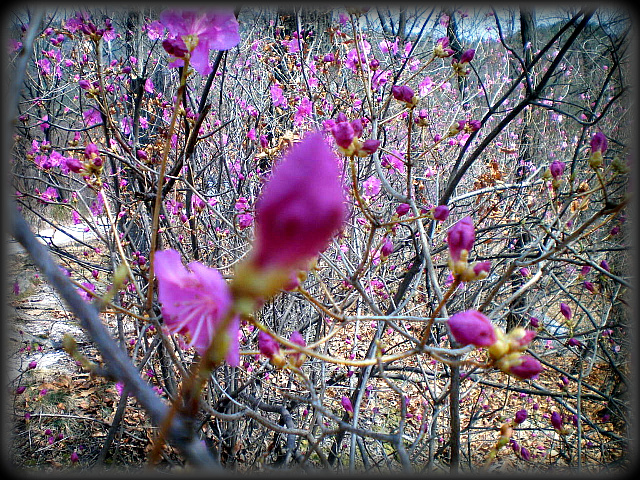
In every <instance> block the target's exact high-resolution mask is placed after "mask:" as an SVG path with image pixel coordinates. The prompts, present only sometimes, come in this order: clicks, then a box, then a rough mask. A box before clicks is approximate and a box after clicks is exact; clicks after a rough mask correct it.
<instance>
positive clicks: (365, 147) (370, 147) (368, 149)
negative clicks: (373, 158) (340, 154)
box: [356, 138, 380, 157]
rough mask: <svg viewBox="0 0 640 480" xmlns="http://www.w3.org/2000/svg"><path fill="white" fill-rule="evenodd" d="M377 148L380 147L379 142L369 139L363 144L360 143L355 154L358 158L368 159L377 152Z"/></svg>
mask: <svg viewBox="0 0 640 480" xmlns="http://www.w3.org/2000/svg"><path fill="white" fill-rule="evenodd" d="M379 146H380V140H374V139H372V138H369V139H367V140H365V141H364V142H362V146H361V147H360V149H359V150H358V152H356V154H357V155H358V156H359V157H363V156H364V157H368V156H369V155H373V154H374V153H375V151H376V150H378V147H379Z"/></svg>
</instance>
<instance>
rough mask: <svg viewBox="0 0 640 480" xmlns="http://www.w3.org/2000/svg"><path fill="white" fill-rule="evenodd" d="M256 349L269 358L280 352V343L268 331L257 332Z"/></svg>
mask: <svg viewBox="0 0 640 480" xmlns="http://www.w3.org/2000/svg"><path fill="white" fill-rule="evenodd" d="M258 349H259V350H260V353H261V354H263V355H264V356H265V357H267V358H269V359H271V358H273V357H274V356H276V355H279V354H280V344H279V343H278V342H277V341H276V340H275V339H274V338H273V337H272V336H271V335H269V334H268V333H266V332H263V331H260V332H259V333H258Z"/></svg>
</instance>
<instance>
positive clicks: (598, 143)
mask: <svg viewBox="0 0 640 480" xmlns="http://www.w3.org/2000/svg"><path fill="white" fill-rule="evenodd" d="M607 146H608V143H607V137H606V136H605V135H604V133H602V132H598V133H596V134H595V135H594V136H593V137H592V138H591V152H592V153H593V152H600V153H604V152H606V150H607Z"/></svg>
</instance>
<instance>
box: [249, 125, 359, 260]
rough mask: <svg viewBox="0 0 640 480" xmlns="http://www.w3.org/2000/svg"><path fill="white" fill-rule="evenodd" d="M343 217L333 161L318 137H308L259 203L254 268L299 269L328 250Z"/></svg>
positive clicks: (284, 162) (277, 168)
mask: <svg viewBox="0 0 640 480" xmlns="http://www.w3.org/2000/svg"><path fill="white" fill-rule="evenodd" d="M346 215H347V211H346V207H345V197H344V192H343V188H342V185H341V183H340V179H339V170H338V164H337V159H336V157H335V155H334V154H333V152H332V151H331V149H330V148H329V147H328V145H327V144H326V143H325V142H324V139H323V138H322V134H321V133H312V134H308V135H307V136H306V137H305V138H304V139H303V140H302V141H301V142H300V143H298V144H296V145H294V146H293V148H292V149H291V150H290V151H289V152H288V153H287V154H286V155H285V157H284V158H283V159H282V161H281V162H280V163H279V164H277V165H276V166H275V167H274V170H273V175H272V177H271V179H270V180H269V182H268V183H267V184H266V185H265V186H264V188H263V191H262V194H261V195H260V197H259V198H258V201H257V204H256V218H255V222H256V227H255V236H256V241H255V246H254V262H255V265H256V266H257V267H259V268H266V267H276V268H291V267H295V266H299V265H301V264H303V263H304V262H306V261H308V260H309V259H310V258H312V257H314V256H316V255H317V254H318V253H320V252H321V251H323V250H324V249H325V248H326V247H327V246H328V244H329V241H330V240H331V237H332V236H333V235H334V234H335V233H336V232H337V231H338V230H339V229H340V228H341V227H342V224H343V222H344V220H345V219H346Z"/></svg>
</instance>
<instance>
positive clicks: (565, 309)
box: [560, 302, 572, 320]
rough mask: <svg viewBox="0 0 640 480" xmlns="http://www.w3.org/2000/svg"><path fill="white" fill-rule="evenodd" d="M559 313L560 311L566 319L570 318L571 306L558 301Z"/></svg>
mask: <svg viewBox="0 0 640 480" xmlns="http://www.w3.org/2000/svg"><path fill="white" fill-rule="evenodd" d="M560 313H562V315H563V316H564V318H566V319H567V320H571V315H572V314H571V308H570V307H569V305H567V304H566V303H564V302H560Z"/></svg>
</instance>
